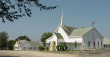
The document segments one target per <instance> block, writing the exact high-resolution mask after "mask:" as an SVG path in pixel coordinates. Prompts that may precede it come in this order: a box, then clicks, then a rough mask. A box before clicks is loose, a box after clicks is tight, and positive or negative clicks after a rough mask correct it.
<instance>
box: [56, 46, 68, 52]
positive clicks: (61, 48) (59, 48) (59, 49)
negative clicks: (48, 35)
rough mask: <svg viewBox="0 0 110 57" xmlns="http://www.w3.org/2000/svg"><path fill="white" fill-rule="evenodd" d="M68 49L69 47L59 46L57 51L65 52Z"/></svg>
mask: <svg viewBox="0 0 110 57" xmlns="http://www.w3.org/2000/svg"><path fill="white" fill-rule="evenodd" d="M66 49H67V45H58V46H57V50H58V51H65V50H66Z"/></svg>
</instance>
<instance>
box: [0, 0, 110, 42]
mask: <svg viewBox="0 0 110 57" xmlns="http://www.w3.org/2000/svg"><path fill="white" fill-rule="evenodd" d="M40 3H42V4H44V5H52V6H53V5H58V6H59V7H58V8H56V9H54V10H49V11H45V10H43V11H40V10H39V8H36V7H33V8H32V13H33V14H32V17H31V18H30V17H27V16H25V17H22V18H20V19H18V20H15V21H14V22H9V21H7V22H6V23H2V22H1V23H0V32H2V31H6V32H7V33H8V35H9V39H10V40H14V39H16V38H17V37H18V36H22V35H27V36H28V37H29V38H30V39H31V40H33V41H38V40H39V39H40V38H41V35H42V34H43V33H44V32H52V33H53V32H54V31H55V29H56V28H57V26H58V25H59V24H60V20H61V14H62V10H63V13H64V17H63V22H64V24H65V25H68V26H73V27H78V28H80V27H91V22H92V21H93V20H95V24H94V26H95V28H96V29H97V30H98V31H99V32H100V33H101V34H102V35H103V36H104V37H107V38H110V25H109V24H110V0H40Z"/></svg>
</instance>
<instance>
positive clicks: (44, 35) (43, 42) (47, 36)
mask: <svg viewBox="0 0 110 57" xmlns="http://www.w3.org/2000/svg"><path fill="white" fill-rule="evenodd" d="M51 36H52V33H50V32H45V33H43V34H42V37H41V42H42V44H43V46H45V45H46V43H45V42H46V41H45V40H46V39H48V38H49V37H51Z"/></svg>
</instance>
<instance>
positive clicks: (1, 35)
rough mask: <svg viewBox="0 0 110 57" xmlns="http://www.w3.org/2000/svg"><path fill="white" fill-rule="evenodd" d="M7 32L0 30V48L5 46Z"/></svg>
mask: <svg viewBox="0 0 110 57" xmlns="http://www.w3.org/2000/svg"><path fill="white" fill-rule="evenodd" d="M7 40H8V33H6V32H0V48H1V49H5V48H6V47H7Z"/></svg>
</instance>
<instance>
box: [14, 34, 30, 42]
mask: <svg viewBox="0 0 110 57" xmlns="http://www.w3.org/2000/svg"><path fill="white" fill-rule="evenodd" d="M18 39H20V40H27V41H31V39H29V37H27V36H26V35H24V36H19V37H18V38H17V39H15V41H18Z"/></svg>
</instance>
